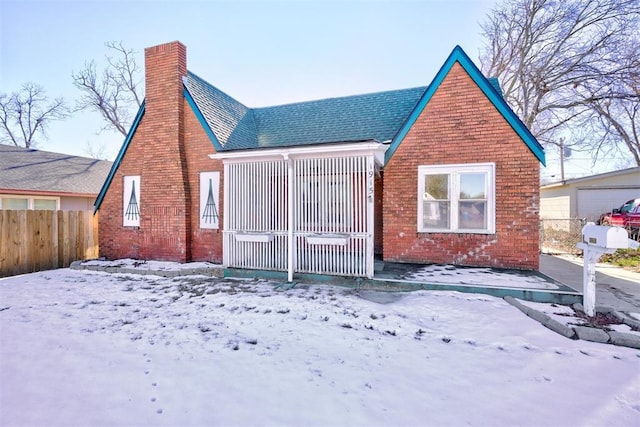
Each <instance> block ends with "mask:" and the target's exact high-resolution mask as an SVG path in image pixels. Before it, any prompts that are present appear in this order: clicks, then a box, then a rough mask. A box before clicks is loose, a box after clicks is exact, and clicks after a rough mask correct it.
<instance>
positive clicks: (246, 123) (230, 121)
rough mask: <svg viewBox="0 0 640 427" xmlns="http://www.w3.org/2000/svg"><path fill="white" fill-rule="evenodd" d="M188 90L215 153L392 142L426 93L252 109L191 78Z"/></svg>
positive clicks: (417, 91)
mask: <svg viewBox="0 0 640 427" xmlns="http://www.w3.org/2000/svg"><path fill="white" fill-rule="evenodd" d="M184 84H185V88H186V91H185V97H186V98H187V100H188V101H189V104H190V105H191V106H192V107H193V108H194V112H195V113H196V115H197V116H198V119H199V120H200V123H201V124H202V125H203V126H204V127H205V130H207V133H208V134H209V137H210V138H211V139H212V143H213V144H214V146H215V148H216V151H232V150H246V149H253V148H275V147H288V146H297V145H312V144H323V143H338V142H349V141H365V140H377V141H381V142H382V141H387V140H391V138H392V137H393V136H394V135H395V133H396V132H397V130H398V128H399V127H400V125H402V123H403V122H404V121H405V119H406V118H407V116H408V115H409V113H410V112H411V111H412V109H413V107H414V106H415V105H416V103H417V102H418V100H419V99H420V96H422V94H423V93H424V91H425V89H426V88H425V87H417V88H412V89H402V90H394V91H386V92H378V93H371V94H366V95H355V96H345V97H340V98H329V99H322V100H316V101H307V102H298V103H293V104H286V105H279V106H274V107H263V108H252V109H251V108H247V107H245V106H244V105H243V104H241V103H240V102H238V101H236V100H234V99H233V98H231V97H230V96H229V95H227V94H225V93H224V92H222V91H221V90H219V89H217V88H216V87H214V86H212V85H210V84H209V83H207V82H205V81H204V80H202V79H201V78H200V77H198V76H197V75H195V74H193V73H191V72H190V73H189V74H188V76H187V77H186V78H185V79H184Z"/></svg>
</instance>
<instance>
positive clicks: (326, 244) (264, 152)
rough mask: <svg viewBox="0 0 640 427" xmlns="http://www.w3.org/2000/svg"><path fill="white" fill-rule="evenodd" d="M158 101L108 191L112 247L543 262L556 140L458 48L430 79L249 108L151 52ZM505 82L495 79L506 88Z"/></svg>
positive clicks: (172, 51)
mask: <svg viewBox="0 0 640 427" xmlns="http://www.w3.org/2000/svg"><path fill="white" fill-rule="evenodd" d="M145 71H146V72H145V79H146V96H145V102H144V104H143V105H142V107H141V108H140V110H139V111H138V114H137V116H136V118H135V120H134V123H133V125H132V127H131V130H130V131H129V134H128V136H127V138H126V139H125V141H124V144H123V146H122V148H121V150H120V152H119V154H118V156H117V158H116V160H115V162H114V164H113V167H112V169H111V171H110V173H109V176H108V177H107V179H106V181H105V183H104V186H103V188H102V190H101V192H100V194H99V196H98V198H97V199H96V204H95V208H96V210H99V211H100V252H101V255H102V256H105V257H107V258H111V259H116V258H124V257H131V258H138V259H157V260H173V261H180V262H186V261H205V260H206V261H213V262H223V264H224V265H226V266H229V267H236V268H247V269H259V270H277V271H287V272H288V276H289V280H292V278H293V274H294V273H296V272H305V273H321V274H335V275H343V276H364V277H371V276H372V275H373V260H374V255H378V256H381V257H382V258H383V259H384V260H388V261H395V262H411V263H448V264H456V265H468V266H490V267H504V268H519V269H537V268H538V252H539V242H538V207H539V163H544V151H543V149H542V147H541V146H540V144H539V143H538V142H537V141H536V140H535V138H534V137H533V136H532V135H531V133H530V132H529V131H528V130H527V128H526V127H525V126H524V125H523V124H522V122H521V121H520V120H519V119H518V118H517V117H516V115H515V114H514V113H513V111H512V110H511V109H510V108H509V107H508V106H507V104H506V103H505V102H504V100H503V98H502V96H501V94H500V91H499V87H497V84H496V82H495V81H490V80H489V79H486V78H485V77H484V76H483V75H482V74H481V72H480V71H479V70H478V69H477V67H476V66H475V65H474V64H473V62H472V61H471V60H470V59H469V57H468V56H467V55H466V54H465V53H464V51H463V50H462V49H461V48H460V47H456V48H455V49H454V50H453V51H452V53H451V54H450V56H449V57H448V58H447V60H446V61H445V62H444V64H443V65H442V67H441V69H440V70H439V71H438V73H437V74H436V76H435V78H434V79H433V81H432V82H431V84H430V85H429V86H426V87H419V88H411V89H403V90H396V91H387V92H379V93H373V94H365V95H356V96H348V97H342V98H330V99H324V100H318V101H309V102H301V103H295V104H288V105H281V106H274V107H263V108H249V107H246V106H245V105H243V104H241V103H240V102H238V101H237V100H235V99H233V98H232V97H230V96H229V95H227V94H225V93H224V92H222V91H220V90H219V89H217V88H215V87H214V86H212V85H211V84H209V83H207V82H206V81H204V80H203V79H201V78H200V77H198V76H197V75H195V74H193V73H191V72H189V71H188V70H187V64H186V48H185V46H184V45H182V44H181V43H179V42H172V43H168V44H163V45H159V46H155V47H151V48H148V49H146V50H145ZM494 85H495V86H494Z"/></svg>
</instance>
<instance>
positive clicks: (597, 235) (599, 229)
mask: <svg viewBox="0 0 640 427" xmlns="http://www.w3.org/2000/svg"><path fill="white" fill-rule="evenodd" d="M629 242H631V240H630V239H629V235H628V234H627V230H625V229H624V228H620V227H605V226H602V225H595V224H594V223H592V222H589V223H587V225H585V226H584V227H583V228H582V242H580V243H578V244H577V245H576V246H577V247H578V248H580V249H582V250H583V251H584V267H583V269H582V271H583V273H582V280H583V287H584V291H583V297H582V305H583V306H584V312H585V313H586V314H587V315H589V316H595V314H596V263H597V262H598V259H599V258H600V256H602V255H603V254H612V253H614V252H615V251H616V249H626V248H628V247H629Z"/></svg>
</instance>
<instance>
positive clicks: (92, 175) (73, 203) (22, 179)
mask: <svg viewBox="0 0 640 427" xmlns="http://www.w3.org/2000/svg"><path fill="white" fill-rule="evenodd" d="M112 164H113V163H112V162H108V161H105V160H96V159H88V158H85V157H77V156H71V155H68V154H59V153H51V152H48V151H40V150H34V149H29V148H23V147H16V146H13V145H2V144H0V209H17V210H20V209H45V210H92V209H93V204H94V202H95V199H96V196H97V195H98V193H99V192H100V188H101V187H102V184H103V183H104V180H105V178H106V177H107V175H108V174H109V170H110V169H111V166H112Z"/></svg>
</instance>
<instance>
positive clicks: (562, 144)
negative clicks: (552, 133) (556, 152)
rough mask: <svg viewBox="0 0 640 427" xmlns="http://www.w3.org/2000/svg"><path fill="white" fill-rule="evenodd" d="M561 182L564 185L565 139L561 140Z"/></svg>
mask: <svg viewBox="0 0 640 427" xmlns="http://www.w3.org/2000/svg"><path fill="white" fill-rule="evenodd" d="M560 181H561V182H562V183H564V137H562V138H560Z"/></svg>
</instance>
